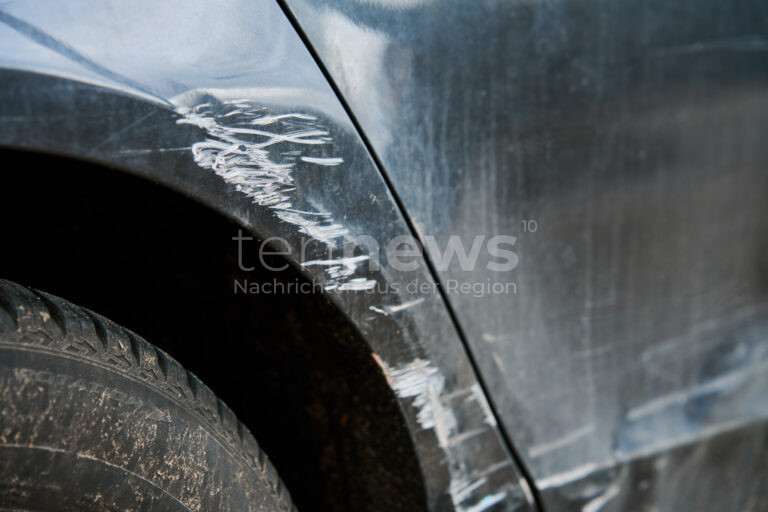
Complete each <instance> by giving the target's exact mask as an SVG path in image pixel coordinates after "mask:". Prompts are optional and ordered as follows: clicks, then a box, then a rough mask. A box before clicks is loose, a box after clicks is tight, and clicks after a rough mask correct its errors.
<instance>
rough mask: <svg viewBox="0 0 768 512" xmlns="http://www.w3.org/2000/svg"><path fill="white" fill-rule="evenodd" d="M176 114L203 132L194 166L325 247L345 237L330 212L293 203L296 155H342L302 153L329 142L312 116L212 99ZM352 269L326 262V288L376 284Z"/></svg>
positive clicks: (322, 160)
mask: <svg viewBox="0 0 768 512" xmlns="http://www.w3.org/2000/svg"><path fill="white" fill-rule="evenodd" d="M176 111H177V112H178V113H179V114H180V115H181V116H182V118H181V119H178V120H177V123H178V124H189V125H192V126H196V127H198V128H201V129H202V130H205V132H206V134H207V137H206V139H205V140H204V141H202V142H197V143H195V144H193V145H192V147H191V148H190V149H191V151H192V156H193V158H194V160H195V163H197V165H199V166H200V167H202V168H204V169H210V170H212V171H213V172H214V173H215V174H216V175H217V176H220V177H221V178H223V179H224V181H226V182H227V183H229V184H231V185H233V186H234V187H235V189H236V190H237V191H239V192H240V193H242V194H244V195H245V196H247V197H248V198H250V199H251V200H252V201H253V203H254V204H257V205H259V206H264V207H267V208H270V209H271V210H273V211H274V213H275V215H276V216H277V217H278V218H279V219H280V220H282V221H284V222H287V223H289V224H292V225H294V226H296V227H297V228H298V230H299V232H301V233H304V234H305V235H308V236H310V237H311V238H313V239H315V240H318V241H320V242H322V243H324V244H326V245H328V246H329V247H335V246H336V245H337V240H338V239H339V238H342V237H344V236H347V235H348V234H349V232H348V230H347V229H346V228H345V227H344V226H343V225H341V224H339V223H337V222H334V220H333V219H332V218H331V216H330V214H329V213H326V212H322V211H314V212H313V211H300V210H296V209H294V208H293V205H292V194H293V192H294V191H295V189H296V187H295V183H294V179H293V170H294V167H295V165H296V157H299V159H300V160H301V161H302V162H305V163H309V164H313V165H317V166H321V167H323V166H335V165H339V164H341V163H343V161H344V160H343V159H342V158H340V157H315V156H310V155H302V154H301V153H302V151H303V150H304V148H307V147H310V146H320V145H323V144H327V143H329V142H332V139H331V138H330V137H329V133H328V131H327V130H325V129H324V128H322V127H319V126H318V125H317V119H316V118H315V117H314V116H311V115H307V114H301V113H297V112H294V113H287V114H279V115H272V114H269V113H268V112H267V110H266V109H265V108H263V107H259V106H256V105H255V104H254V103H253V102H252V101H250V100H248V99H234V100H223V101H218V100H214V99H213V98H211V100H210V101H208V102H205V103H200V104H198V105H195V106H193V107H184V106H181V107H178V108H177V109H176ZM278 144H286V145H288V149H289V150H288V151H283V152H282V153H278V151H277V150H276V149H275V147H277V145H278ZM364 258H365V259H367V258H368V257H367V256H365V257H364ZM353 259H354V258H353ZM317 261H318V260H315V261H312V262H307V263H305V264H304V265H305V266H306V265H308V264H317ZM355 270H356V268H355V266H353V265H352V264H351V262H350V259H349V258H341V259H339V260H336V261H335V262H334V263H333V264H328V265H327V266H326V271H327V273H328V274H329V277H330V278H331V279H330V282H329V283H328V284H327V285H326V287H325V288H326V289H327V290H332V289H338V290H354V291H356V290H368V289H371V288H372V287H373V286H375V281H371V280H366V279H362V278H355V279H351V276H352V275H353V274H354V272H355Z"/></svg>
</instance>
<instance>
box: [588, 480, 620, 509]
mask: <svg viewBox="0 0 768 512" xmlns="http://www.w3.org/2000/svg"><path fill="white" fill-rule="evenodd" d="M620 490H621V489H620V488H619V486H618V484H611V485H610V486H609V487H608V488H607V489H606V490H605V492H603V493H602V494H600V495H599V496H597V497H596V498H594V499H592V500H590V501H589V502H587V503H585V504H584V506H583V507H582V508H581V512H599V511H600V510H602V509H603V507H604V506H605V504H606V503H608V502H609V501H611V500H612V499H613V498H615V497H616V496H618V495H619V491H620Z"/></svg>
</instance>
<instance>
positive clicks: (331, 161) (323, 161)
mask: <svg viewBox="0 0 768 512" xmlns="http://www.w3.org/2000/svg"><path fill="white" fill-rule="evenodd" d="M301 160H302V161H303V162H308V163H310V164H317V165H325V166H329V167H333V166H335V165H339V164H342V163H344V159H343V158H315V157H312V156H302V157H301Z"/></svg>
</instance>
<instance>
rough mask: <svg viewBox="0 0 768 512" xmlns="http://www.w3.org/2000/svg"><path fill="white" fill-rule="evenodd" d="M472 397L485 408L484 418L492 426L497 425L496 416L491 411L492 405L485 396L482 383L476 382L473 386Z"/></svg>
mask: <svg viewBox="0 0 768 512" xmlns="http://www.w3.org/2000/svg"><path fill="white" fill-rule="evenodd" d="M470 389H471V393H472V395H471V399H472V400H474V401H475V402H477V403H478V404H480V407H481V408H482V409H483V420H484V421H485V422H486V423H487V424H488V425H490V426H492V427H496V425H497V423H496V416H494V414H493V411H491V406H490V404H489V403H488V400H487V399H486V398H485V394H484V393H483V390H482V389H481V388H480V384H474V385H473V386H472V387H471V388H470Z"/></svg>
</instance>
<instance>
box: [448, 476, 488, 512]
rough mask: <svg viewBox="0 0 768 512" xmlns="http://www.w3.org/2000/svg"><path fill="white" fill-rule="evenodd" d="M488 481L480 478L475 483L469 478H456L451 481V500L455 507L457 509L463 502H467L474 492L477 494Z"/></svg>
mask: <svg viewBox="0 0 768 512" xmlns="http://www.w3.org/2000/svg"><path fill="white" fill-rule="evenodd" d="M487 481H488V480H487V479H486V478H478V479H476V480H475V481H474V482H471V481H470V480H469V479H468V478H466V477H465V478H454V479H453V480H451V485H450V488H449V492H450V493H451V499H452V500H453V506H454V507H456V506H458V505H460V504H461V503H462V502H464V501H466V499H467V498H469V497H470V496H471V495H472V493H473V492H475V491H476V490H477V489H478V488H479V487H480V486H482V485H483V484H485V483H486V482H487Z"/></svg>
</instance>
